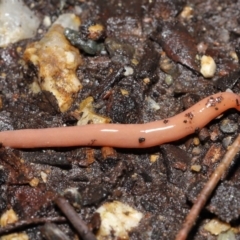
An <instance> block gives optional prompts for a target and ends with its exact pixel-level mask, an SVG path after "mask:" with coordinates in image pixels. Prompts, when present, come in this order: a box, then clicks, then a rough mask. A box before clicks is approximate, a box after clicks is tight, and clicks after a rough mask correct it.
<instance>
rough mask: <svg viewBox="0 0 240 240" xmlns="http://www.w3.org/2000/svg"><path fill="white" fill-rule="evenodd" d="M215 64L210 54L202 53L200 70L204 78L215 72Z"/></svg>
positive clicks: (211, 75)
mask: <svg viewBox="0 0 240 240" xmlns="http://www.w3.org/2000/svg"><path fill="white" fill-rule="evenodd" d="M216 69H217V66H216V63H215V61H214V59H213V58H212V57H210V56H206V55H203V56H202V58H201V69H200V72H201V74H202V75H203V76H204V77H205V78H211V77H213V76H214V74H215V72H216Z"/></svg>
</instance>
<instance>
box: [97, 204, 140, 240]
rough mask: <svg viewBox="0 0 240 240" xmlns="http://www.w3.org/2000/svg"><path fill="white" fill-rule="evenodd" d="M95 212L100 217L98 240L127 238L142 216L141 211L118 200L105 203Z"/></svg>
mask: <svg viewBox="0 0 240 240" xmlns="http://www.w3.org/2000/svg"><path fill="white" fill-rule="evenodd" d="M97 212H98V213H99V214H100V217H101V227H100V229H99V231H98V233H97V239H98V240H104V239H129V235H128V233H129V232H130V231H131V230H132V229H133V228H135V227H137V226H138V224H139V222H140V220H141V219H142V218H143V214H142V213H141V212H138V211H136V210H135V209H133V208H132V207H130V206H128V205H127V204H124V203H121V202H119V201H114V202H111V203H105V204H104V205H102V206H101V207H100V208H98V209H97ZM110 236H111V238H110Z"/></svg>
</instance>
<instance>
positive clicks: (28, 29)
mask: <svg viewBox="0 0 240 240" xmlns="http://www.w3.org/2000/svg"><path fill="white" fill-rule="evenodd" d="M39 24H40V20H39V18H38V17H37V16H36V15H35V14H34V13H33V12H32V11H31V10H30V9H29V8H28V7H27V6H26V5H25V4H24V3H23V1H22V0H1V1H0V47H6V46H7V45H8V44H9V43H15V42H17V41H19V40H22V39H26V38H32V37H34V36H35V34H36V32H37V28H38V26H39Z"/></svg>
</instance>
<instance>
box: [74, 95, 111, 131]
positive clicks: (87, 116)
mask: <svg viewBox="0 0 240 240" xmlns="http://www.w3.org/2000/svg"><path fill="white" fill-rule="evenodd" d="M92 103H93V97H88V98H86V99H84V100H83V101H82V102H81V103H80V105H79V109H78V110H76V111H75V112H74V113H75V115H76V117H77V116H81V117H79V118H78V122H77V125H78V126H80V125H87V124H89V123H92V124H99V123H110V122H111V119H110V118H108V117H104V116H101V115H99V114H96V113H95V112H94V108H93V105H92Z"/></svg>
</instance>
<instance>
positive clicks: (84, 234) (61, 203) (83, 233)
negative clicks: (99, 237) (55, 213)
mask: <svg viewBox="0 0 240 240" xmlns="http://www.w3.org/2000/svg"><path fill="white" fill-rule="evenodd" d="M55 202H56V204H57V205H58V207H59V208H60V209H61V211H62V212H63V213H64V215H65V216H66V217H67V219H68V220H69V221H70V222H71V224H72V225H73V227H74V228H75V229H76V231H77V232H78V234H79V236H80V237H81V239H83V240H96V237H95V235H94V234H93V233H92V232H91V231H90V230H89V229H88V227H87V225H86V223H85V222H84V221H83V220H82V219H81V218H80V216H79V215H78V214H77V213H76V211H75V210H74V208H73V207H72V206H71V205H70V204H69V203H68V201H67V200H65V199H64V198H62V197H58V198H57V199H56V200H55Z"/></svg>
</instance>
